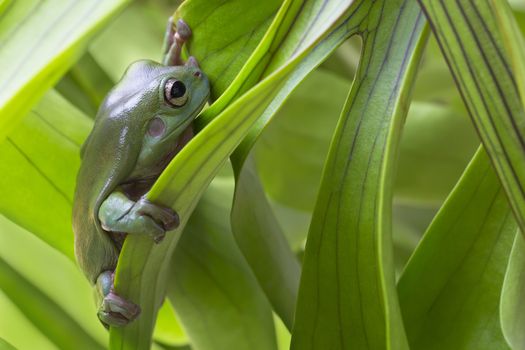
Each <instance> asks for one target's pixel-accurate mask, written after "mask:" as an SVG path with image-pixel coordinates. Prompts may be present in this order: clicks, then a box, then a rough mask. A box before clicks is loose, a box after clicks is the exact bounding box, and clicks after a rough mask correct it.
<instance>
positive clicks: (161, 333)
mask: <svg viewBox="0 0 525 350" xmlns="http://www.w3.org/2000/svg"><path fill="white" fill-rule="evenodd" d="M153 338H154V339H155V340H156V341H158V342H160V343H162V344H163V345H171V346H182V345H185V344H188V337H187V335H186V333H185V332H184V330H183V329H182V326H181V324H180V322H179V320H178V318H177V317H176V315H175V311H174V309H173V306H172V304H171V303H170V302H169V300H167V299H166V300H164V304H162V307H161V308H160V309H159V313H158V315H157V323H156V325H155V331H154V333H153Z"/></svg>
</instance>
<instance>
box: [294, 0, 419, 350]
mask: <svg viewBox="0 0 525 350" xmlns="http://www.w3.org/2000/svg"><path fill="white" fill-rule="evenodd" d="M423 25H424V18H423V15H422V13H421V12H420V10H419V8H418V6H417V4H415V3H414V2H413V1H391V0H389V1H376V2H374V3H373V4H372V5H371V8H370V10H369V12H368V20H367V21H365V22H364V23H363V26H362V27H361V28H360V29H361V30H362V31H364V32H365V33H366V35H364V37H363V40H364V43H363V55H362V58H361V65H360V68H359V70H358V72H357V75H356V81H355V82H354V84H353V88H352V91H351V93H350V95H349V98H348V100H347V104H346V106H345V108H344V109H343V113H342V115H341V119H340V121H339V124H338V126H337V129H336V133H335V136H334V139H333V140H332V144H331V147H330V151H329V155H328V160H327V163H326V165H325V169H324V172H323V180H322V182H321V188H320V190H319V197H318V199H317V203H316V207H315V211H314V216H313V218H312V223H311V226H310V232H309V234H308V240H307V243H306V251H305V255H304V260H303V261H304V262H303V272H302V276H301V285H300V289H299V299H298V304H297V311H296V316H295V319H296V321H295V324H294V329H293V333H292V347H291V348H292V349H318V348H334V349H346V348H372V349H383V348H388V349H406V348H407V342H406V338H405V335H404V330H403V323H402V320H401V314H400V311H399V305H398V303H397V295H396V290H395V278H394V269H393V261H392V256H391V251H392V243H391V232H390V231H391V227H390V221H391V218H390V212H391V195H392V173H393V171H392V169H393V163H394V159H395V156H396V148H397V145H398V142H399V138H400V133H401V127H402V125H403V121H404V117H405V113H406V109H407V108H406V107H407V99H408V91H409V89H410V87H411V85H412V84H411V83H412V80H413V73H414V70H415V67H416V66H417V63H418V61H419V57H420V55H421V51H422V47H423V45H422V44H424V39H425V38H426V35H424V34H423V32H422V30H423ZM367 28H369V29H368V30H367ZM372 28H373V30H372ZM420 39H421V41H420ZM418 42H419V43H420V44H419V45H418ZM387 58H388V59H387Z"/></svg>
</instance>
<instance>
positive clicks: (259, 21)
mask: <svg viewBox="0 0 525 350" xmlns="http://www.w3.org/2000/svg"><path fill="white" fill-rule="evenodd" d="M282 2H283V0H266V1H255V2H254V1H246V0H231V1H223V0H213V1H210V0H193V1H184V2H183V3H182V5H181V6H180V7H179V8H178V9H177V12H176V17H177V18H183V19H184V21H186V23H188V24H189V26H190V28H191V31H192V38H191V40H190V42H189V43H188V48H189V51H190V52H191V54H192V55H193V56H195V57H196V58H197V59H198V61H199V65H200V66H201V67H202V69H203V71H204V72H206V75H207V76H208V77H209V78H210V80H211V81H212V82H213V84H212V91H211V98H212V100H215V99H217V97H219V96H220V95H221V94H222V93H223V92H224V90H226V89H227V88H228V86H229V85H230V83H231V82H232V80H233V79H234V78H235V76H236V75H237V73H238V72H239V70H240V69H241V67H242V66H243V65H244V63H245V62H246V60H247V59H248V57H250V54H251V53H252V51H253V50H254V49H255V47H256V46H257V44H258V43H259V41H260V40H261V38H262V37H263V35H264V34H265V32H266V29H267V28H268V26H269V25H270V23H271V21H272V19H273V17H274V16H275V13H276V12H277V10H278V9H279V6H280V5H281V3H282Z"/></svg>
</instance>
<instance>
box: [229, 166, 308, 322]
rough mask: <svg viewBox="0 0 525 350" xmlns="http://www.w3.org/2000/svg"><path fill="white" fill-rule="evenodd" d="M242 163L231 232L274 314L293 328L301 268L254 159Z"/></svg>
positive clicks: (232, 214) (237, 179)
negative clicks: (276, 215)
mask: <svg viewBox="0 0 525 350" xmlns="http://www.w3.org/2000/svg"><path fill="white" fill-rule="evenodd" d="M241 164H242V171H241V172H240V174H239V172H238V171H237V174H238V175H237V178H236V182H235V197H234V198H235V199H234V203H233V208H232V213H231V219H232V223H231V225H232V231H233V234H234V236H235V240H236V242H237V244H238V245H239V248H240V249H241V251H242V253H243V255H244V257H245V258H246V261H247V262H248V264H249V265H250V267H251V268H252V270H253V271H254V273H255V275H256V277H257V279H258V281H259V284H260V285H261V286H262V288H263V289H264V291H265V293H266V295H267V296H268V299H269V300H270V302H271V304H272V306H273V308H274V310H275V312H276V313H277V314H278V315H279V316H280V317H281V319H282V320H283V322H284V324H285V325H286V327H287V328H288V329H291V328H292V325H293V317H294V313H295V303H296V301H297V291H298V289H299V277H300V274H301V267H300V265H299V261H298V260H297V258H296V257H295V255H294V254H293V252H292V250H291V248H290V246H289V245H288V242H287V240H286V237H285V236H284V234H283V233H282V231H281V228H280V227H279V223H278V222H277V219H276V218H275V216H274V214H273V212H272V208H271V207H270V205H269V204H268V202H267V201H266V197H265V194H264V189H263V188H262V186H261V184H260V182H259V179H258V177H257V173H256V171H255V167H254V163H253V160H251V159H250V158H249V159H248V160H247V161H246V164H244V162H243V163H241ZM237 170H239V169H238V168H237Z"/></svg>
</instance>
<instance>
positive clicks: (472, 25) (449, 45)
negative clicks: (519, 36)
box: [419, 0, 525, 232]
mask: <svg viewBox="0 0 525 350" xmlns="http://www.w3.org/2000/svg"><path fill="white" fill-rule="evenodd" d="M419 3H420V4H421V7H422V9H423V10H424V11H425V14H426V16H427V18H428V20H429V22H430V24H431V26H432V29H433V31H434V34H435V36H436V38H437V40H438V43H439V45H440V47H441V50H442V53H443V55H444V56H445V59H446V60H447V63H448V65H449V68H450V70H451V72H452V74H453V76H454V78H455V80H456V85H457V87H458V89H459V91H460V92H461V95H462V98H463V101H464V103H465V105H466V106H467V109H468V111H469V113H470V116H471V118H472V121H473V123H474V125H475V126H476V128H477V131H478V134H479V136H480V138H481V141H482V143H483V145H484V147H485V149H486V151H487V153H488V155H489V157H490V159H491V161H492V164H493V165H494V168H495V169H496V173H497V174H498V176H499V177H500V179H501V182H502V184H503V187H504V189H505V191H506V193H507V196H508V198H509V201H510V204H511V207H512V209H513V211H514V215H515V216H516V219H517V221H518V224H519V226H520V228H521V230H522V232H525V167H524V166H523V164H525V126H524V124H523V120H524V118H525V109H524V106H523V104H522V100H521V98H520V93H519V88H518V84H517V82H516V78H515V77H514V75H515V73H516V72H513V69H514V67H512V64H511V62H510V58H509V55H508V54H507V52H506V50H505V46H504V44H503V42H502V34H501V29H500V26H499V25H498V22H497V17H496V16H494V11H495V10H494V9H493V8H492V6H487V2H486V1H480V0H473V1H451V0H440V1H432V0H419ZM497 6H509V5H508V3H507V2H506V1H498V4H497Z"/></svg>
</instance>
